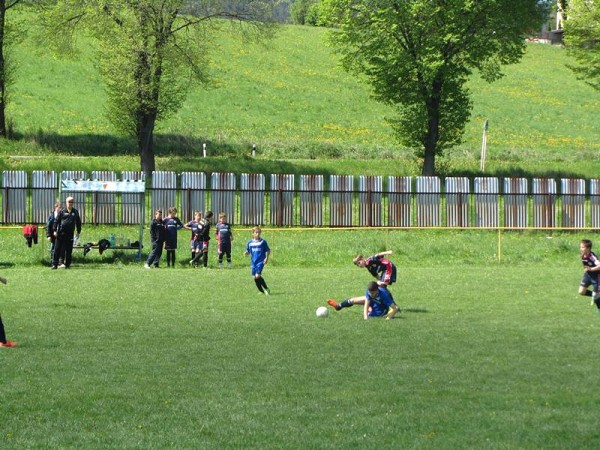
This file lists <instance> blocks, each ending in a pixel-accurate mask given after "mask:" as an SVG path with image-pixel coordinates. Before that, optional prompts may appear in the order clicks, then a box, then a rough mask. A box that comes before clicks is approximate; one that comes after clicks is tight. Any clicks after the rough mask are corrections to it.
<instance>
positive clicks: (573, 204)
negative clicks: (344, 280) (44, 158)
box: [1, 171, 600, 229]
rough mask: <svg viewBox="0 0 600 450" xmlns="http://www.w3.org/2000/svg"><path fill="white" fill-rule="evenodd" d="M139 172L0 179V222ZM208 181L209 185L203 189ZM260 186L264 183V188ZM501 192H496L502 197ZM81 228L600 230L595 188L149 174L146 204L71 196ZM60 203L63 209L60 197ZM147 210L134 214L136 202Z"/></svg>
mask: <svg viewBox="0 0 600 450" xmlns="http://www.w3.org/2000/svg"><path fill="white" fill-rule="evenodd" d="M141 177H142V174H141V173H140V172H122V173H121V174H120V178H119V176H118V174H117V173H116V172H110V171H97V172H92V173H91V174H89V176H88V174H86V173H85V172H81V171H68V172H61V173H60V174H57V173H55V172H52V171H50V172H44V171H34V172H33V173H32V174H30V175H28V174H27V173H26V172H24V171H4V172H3V174H2V190H1V192H2V198H1V202H2V223H4V224H23V223H44V222H45V221H46V218H47V217H48V215H49V213H50V212H51V211H52V209H53V205H54V202H55V201H56V199H58V198H59V193H60V192H61V186H62V183H64V182H65V181H66V180H79V179H88V178H90V179H93V180H101V181H115V180H119V179H120V180H140V179H142V178H141ZM209 181H210V183H209ZM267 181H268V183H267ZM501 187H502V188H501ZM73 196H74V197H75V201H76V204H77V208H78V209H79V211H80V213H81V217H82V220H83V221H84V222H86V223H93V224H132V225H133V224H139V223H140V222H141V219H142V217H141V215H142V214H145V215H146V217H145V221H146V222H149V220H151V219H152V217H153V215H154V210H156V209H158V208H160V209H162V210H163V211H165V213H166V211H167V210H168V208H169V207H170V206H175V207H177V208H178V210H179V216H180V218H181V220H182V221H189V220H191V219H192V216H193V211H194V210H200V211H203V212H204V211H206V210H208V209H210V210H212V211H213V212H214V213H215V215H216V214H218V213H219V212H225V213H226V214H227V216H228V220H229V222H230V223H232V224H238V225H247V226H250V225H257V224H258V225H272V226H307V227H321V226H331V227H353V226H360V227H380V226H389V227H453V228H465V227H479V228H498V227H503V228H516V229H518V228H526V227H533V228H600V180H596V179H594V180H590V181H586V180H583V179H561V180H560V182H559V183H557V181H556V180H554V179H546V178H536V179H533V180H531V181H529V180H527V179H525V178H504V179H499V178H493V177H478V178H475V179H473V180H470V179H468V178H465V177H448V178H445V179H444V180H442V179H440V178H438V177H414V178H413V177H385V178H384V177H378V176H360V177H354V176H346V175H331V176H329V177H328V179H325V177H324V176H323V175H300V176H299V177H295V176H294V175H289V174H277V175H271V176H270V177H269V178H268V179H267V177H265V176H264V175H262V174H242V175H240V176H239V177H237V176H236V175H235V174H233V173H213V174H211V176H210V178H209V177H208V176H207V175H206V174H205V173H202V172H184V173H182V174H180V175H177V174H176V173H174V172H159V171H157V172H155V173H154V174H153V177H152V180H151V182H149V183H147V190H146V196H145V197H144V196H143V195H142V194H138V193H110V192H98V193H92V194H86V193H81V192H78V193H74V194H73ZM60 200H62V201H64V198H61V199H60ZM142 201H145V202H147V205H146V204H145V205H144V208H140V202H142Z"/></svg>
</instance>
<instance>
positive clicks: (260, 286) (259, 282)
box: [254, 278, 265, 292]
mask: <svg viewBox="0 0 600 450" xmlns="http://www.w3.org/2000/svg"><path fill="white" fill-rule="evenodd" d="M260 280H262V278H255V279H254V284H256V287H257V288H258V290H259V291H260V292H265V291H264V290H263V287H262V283H261V281H260Z"/></svg>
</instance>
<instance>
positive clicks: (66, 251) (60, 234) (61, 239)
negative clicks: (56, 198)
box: [51, 197, 81, 269]
mask: <svg viewBox="0 0 600 450" xmlns="http://www.w3.org/2000/svg"><path fill="white" fill-rule="evenodd" d="M73 203H74V199H73V197H68V198H67V207H66V208H63V209H61V210H60V212H59V213H58V215H57V216H56V219H55V220H54V235H55V236H56V248H55V249H54V257H53V259H52V267H51V268H52V269H56V268H57V267H59V265H58V260H59V258H60V256H61V255H62V256H63V258H64V259H63V261H64V263H63V264H61V265H60V267H61V268H62V267H64V268H67V269H68V268H69V267H70V266H71V255H72V253H73V238H74V237H75V236H76V235H77V236H79V234H80V233H81V217H80V216H79V211H77V210H76V209H75V208H73Z"/></svg>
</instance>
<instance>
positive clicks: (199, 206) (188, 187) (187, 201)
mask: <svg viewBox="0 0 600 450" xmlns="http://www.w3.org/2000/svg"><path fill="white" fill-rule="evenodd" d="M205 192H206V174H205V173H204V172H183V173H182V174H181V217H182V219H181V220H182V221H183V223H187V222H189V221H191V220H193V219H194V211H202V212H204V210H205V208H206V203H205ZM232 219H233V217H232Z"/></svg>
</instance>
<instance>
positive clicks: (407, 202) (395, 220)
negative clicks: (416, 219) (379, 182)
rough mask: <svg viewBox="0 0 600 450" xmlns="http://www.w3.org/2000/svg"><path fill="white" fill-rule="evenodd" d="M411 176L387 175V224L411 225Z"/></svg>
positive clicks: (397, 225) (393, 225) (394, 225)
mask: <svg viewBox="0 0 600 450" xmlns="http://www.w3.org/2000/svg"><path fill="white" fill-rule="evenodd" d="M411 197H412V177H388V225H389V226H391V227H410V226H411Z"/></svg>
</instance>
